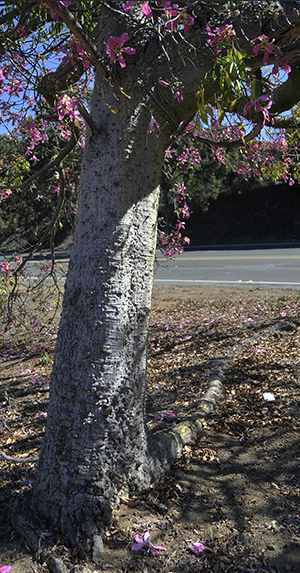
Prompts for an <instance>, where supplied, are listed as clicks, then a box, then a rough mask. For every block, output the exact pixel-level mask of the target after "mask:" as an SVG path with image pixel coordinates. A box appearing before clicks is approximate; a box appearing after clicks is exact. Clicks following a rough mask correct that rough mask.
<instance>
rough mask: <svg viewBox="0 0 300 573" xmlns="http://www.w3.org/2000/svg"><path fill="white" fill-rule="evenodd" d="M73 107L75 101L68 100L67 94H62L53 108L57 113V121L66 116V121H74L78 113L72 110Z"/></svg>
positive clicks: (73, 99)
mask: <svg viewBox="0 0 300 573" xmlns="http://www.w3.org/2000/svg"><path fill="white" fill-rule="evenodd" d="M75 105H76V99H75V98H70V97H69V96H68V95H67V94H64V95H63V96H62V97H61V98H60V100H59V101H58V103H57V104H56V105H55V106H54V108H53V109H54V110H58V111H59V115H58V119H59V121H61V120H62V119H64V118H65V117H66V116H67V117H68V119H75V118H76V117H77V116H78V112H76V111H75V110H74V107H75Z"/></svg>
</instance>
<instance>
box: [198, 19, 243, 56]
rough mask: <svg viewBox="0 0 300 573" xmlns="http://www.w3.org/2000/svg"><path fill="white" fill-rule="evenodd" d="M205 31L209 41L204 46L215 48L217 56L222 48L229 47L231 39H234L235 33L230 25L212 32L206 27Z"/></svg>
mask: <svg viewBox="0 0 300 573" xmlns="http://www.w3.org/2000/svg"><path fill="white" fill-rule="evenodd" d="M206 30H207V33H208V35H209V36H210V38H209V40H207V42H206V44H205V45H206V46H215V47H216V48H217V54H219V53H220V52H221V50H222V48H223V47H224V46H229V45H230V44H231V43H232V40H233V38H235V37H236V33H235V31H234V29H233V26H232V25H228V24H226V26H222V27H221V28H216V29H215V30H214V31H213V32H212V31H211V29H210V26H209V25H208V24H207V25H206Z"/></svg>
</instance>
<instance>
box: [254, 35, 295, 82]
mask: <svg viewBox="0 0 300 573" xmlns="http://www.w3.org/2000/svg"><path fill="white" fill-rule="evenodd" d="M251 42H252V43H253V44H254V43H255V42H257V44H256V45H255V46H254V48H253V52H254V54H255V55H256V56H257V55H258V53H259V52H260V51H261V50H262V51H263V52H264V56H263V65H264V66H266V65H267V63H268V59H269V56H270V54H271V53H272V52H274V51H275V54H274V57H275V60H276V64H275V65H274V66H273V69H272V75H273V76H276V75H277V74H278V71H279V67H281V68H282V69H283V70H284V71H285V72H286V73H287V74H289V73H290V71H291V67H290V66H289V63H288V62H289V58H286V59H282V60H280V57H281V55H282V50H281V48H279V47H278V46H276V45H275V44H274V43H273V40H272V41H271V42H270V39H269V36H265V34H262V35H261V36H257V38H254V40H251Z"/></svg>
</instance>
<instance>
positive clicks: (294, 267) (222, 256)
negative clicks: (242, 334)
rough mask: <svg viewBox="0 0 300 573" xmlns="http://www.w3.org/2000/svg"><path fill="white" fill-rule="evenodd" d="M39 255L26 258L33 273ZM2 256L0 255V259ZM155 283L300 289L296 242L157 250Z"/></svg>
mask: <svg viewBox="0 0 300 573" xmlns="http://www.w3.org/2000/svg"><path fill="white" fill-rule="evenodd" d="M39 258H40V257H39V255H36V256H35V259H34V260H33V261H31V262H30V266H29V272H30V274H31V275H33V276H34V275H35V274H36V272H37V271H36V264H37V262H38V260H39ZM68 259H69V253H68V252H57V254H56V260H57V261H58V262H62V263H67V262H68ZM3 260H4V258H3V257H0V263H1V262H2V261H3ZM154 283H155V284H174V285H215V286H216V285H221V286H226V285H227V286H235V287H243V286H266V287H282V288H294V289H299V290H300V245H299V244H298V245H291V246H289V247H287V246H286V245H284V246H277V247H276V248H274V246H266V245H265V246H257V245H253V246H251V245H248V246H243V247H241V246H236V247H232V246H231V247H227V248H226V247H209V248H205V247H201V249H197V250H187V251H185V252H184V253H183V254H182V255H180V256H178V257H176V258H175V259H174V260H166V259H165V257H163V256H162V255H161V254H160V253H158V254H157V262H156V264H155V274H154Z"/></svg>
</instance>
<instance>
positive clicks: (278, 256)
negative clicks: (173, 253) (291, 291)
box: [154, 247, 300, 290]
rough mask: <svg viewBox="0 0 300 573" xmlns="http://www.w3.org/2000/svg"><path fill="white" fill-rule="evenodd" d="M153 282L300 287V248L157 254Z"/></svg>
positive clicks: (214, 250)
mask: <svg viewBox="0 0 300 573" xmlns="http://www.w3.org/2000/svg"><path fill="white" fill-rule="evenodd" d="M154 283H156V284H177V285H215V286H217V285H221V286H235V287H243V286H265V287H282V288H295V289H299V290H300V248H299V247H289V248H286V247H283V248H272V247H270V248H257V247H256V248H251V247H247V248H244V249H242V248H240V247H238V248H236V249H235V248H231V249H230V250H223V249H222V250H218V249H217V247H216V248H214V249H213V250H201V251H199V250H197V251H185V252H184V253H183V254H182V255H180V256H179V257H177V258H176V259H175V260H173V261H167V262H166V260H165V259H164V258H163V256H161V255H159V256H158V264H157V269H156V272H155V277H154Z"/></svg>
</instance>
